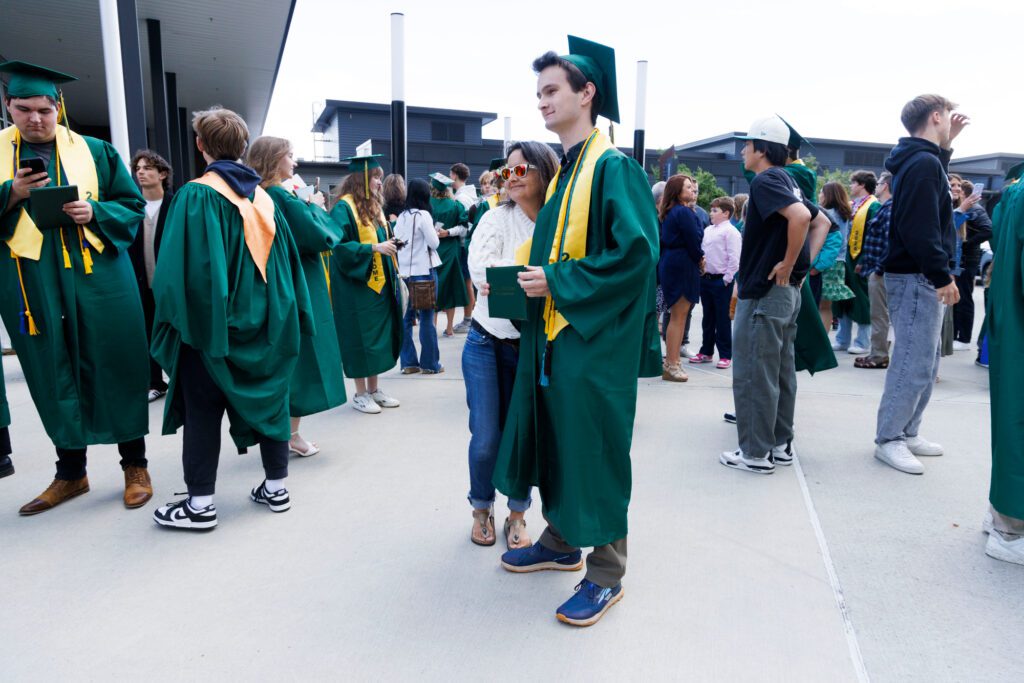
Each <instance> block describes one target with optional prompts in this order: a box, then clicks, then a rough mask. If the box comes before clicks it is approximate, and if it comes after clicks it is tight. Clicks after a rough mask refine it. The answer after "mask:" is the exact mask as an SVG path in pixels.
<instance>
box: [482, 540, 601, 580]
mask: <svg viewBox="0 0 1024 683" xmlns="http://www.w3.org/2000/svg"><path fill="white" fill-rule="evenodd" d="M501 566H502V567H504V568H505V569H507V570H508V571H510V572H516V573H517V574H522V573H525V572H539V571H541V570H542V569H556V570H558V571H563V572H574V571H576V570H577V569H582V568H583V552H582V551H580V550H574V551H572V552H571V553H559V552H556V551H554V550H548V549H547V548H545V547H544V546H542V545H541V544H540V542H537V543H534V544H533V545H531V546H529V547H528V548H516V549H515V550H509V551H508V552H506V553H504V554H503V555H502V556H501Z"/></svg>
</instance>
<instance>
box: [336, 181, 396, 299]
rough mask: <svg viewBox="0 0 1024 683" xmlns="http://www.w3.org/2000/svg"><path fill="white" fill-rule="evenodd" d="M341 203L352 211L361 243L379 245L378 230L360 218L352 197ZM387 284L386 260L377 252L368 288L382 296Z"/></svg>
mask: <svg viewBox="0 0 1024 683" xmlns="http://www.w3.org/2000/svg"><path fill="white" fill-rule="evenodd" d="M341 201H343V202H345V203H346V204H348V208H349V209H350V210H351V211H352V216H353V217H354V218H355V220H356V227H357V228H358V229H359V242H360V243H361V244H370V245H373V244H378V243H379V242H380V240H379V239H378V238H377V228H376V227H375V226H374V225H371V224H369V223H364V222H363V220H362V219H361V218H360V217H359V212H358V211H356V203H355V200H353V199H352V195H350V194H347V195H345V196H344V197H342V198H341ZM385 282H386V279H385V278H384V260H383V259H381V257H380V254H378V253H377V252H376V251H375V252H373V267H372V268H371V269H370V278H369V279H368V280H367V281H366V286H367V287H369V288H370V289H372V290H373V291H374V292H376V293H377V294H380V292H381V290H382V289H384V283H385Z"/></svg>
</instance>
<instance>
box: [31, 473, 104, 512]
mask: <svg viewBox="0 0 1024 683" xmlns="http://www.w3.org/2000/svg"><path fill="white" fill-rule="evenodd" d="M88 491H89V477H82V478H81V479H74V480H72V481H66V480H64V479H54V480H53V483H52V484H50V485H49V486H47V487H46V490H45V491H43V492H42V493H40V494H39V495H38V496H36V497H35V498H33V499H32V501H31V502H29V503H25V504H24V505H23V506H21V509H20V510H18V514H19V515H21V516H23V517H27V516H29V515H38V514H39V513H40V512H46V511H47V510H49V509H50V508H52V507H55V506H57V505H60V504H61V503H63V502H64V501H65V500H70V499H71V498H74V497H75V496H80V495H82V494H83V493H88Z"/></svg>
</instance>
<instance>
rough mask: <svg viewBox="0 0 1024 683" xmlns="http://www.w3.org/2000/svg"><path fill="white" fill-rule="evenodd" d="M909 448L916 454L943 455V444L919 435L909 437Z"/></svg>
mask: <svg viewBox="0 0 1024 683" xmlns="http://www.w3.org/2000/svg"><path fill="white" fill-rule="evenodd" d="M907 449H908V450H910V452H911V453H913V454H914V455H942V446H940V445H939V444H937V443H932V442H931V441H928V440H927V439H922V438H921V436H920V435H918V436H908V437H907Z"/></svg>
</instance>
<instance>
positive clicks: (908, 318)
mask: <svg viewBox="0 0 1024 683" xmlns="http://www.w3.org/2000/svg"><path fill="white" fill-rule="evenodd" d="M885 290H886V296H888V299H889V319H890V320H891V322H892V329H893V334H894V335H895V336H896V341H895V343H894V344H893V347H892V351H891V353H890V354H889V369H888V370H886V372H885V391H884V392H883V393H882V401H881V403H879V405H878V427H877V432H876V434H875V443H876V444H878V445H882V444H884V443H887V442H889V441H897V440H905V439H906V438H907V437H913V436H917V432H918V430H919V429H920V427H921V418H922V417H923V416H924V409H925V408H927V407H928V400H929V399H930V398H931V396H932V387H934V386H935V376H936V375H937V374H938V372H939V341H940V336H941V332H942V316H943V313H944V307H943V305H942V302H940V301H939V297H938V295H937V294H936V292H935V287H934V286H933V285H932V284H931V282H929V281H928V278H926V277H925V276H924V275H919V274H917V275H914V274H911V275H903V274H896V273H886V274H885Z"/></svg>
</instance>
